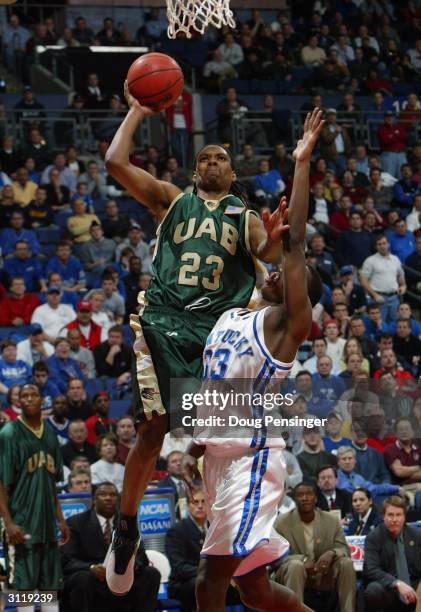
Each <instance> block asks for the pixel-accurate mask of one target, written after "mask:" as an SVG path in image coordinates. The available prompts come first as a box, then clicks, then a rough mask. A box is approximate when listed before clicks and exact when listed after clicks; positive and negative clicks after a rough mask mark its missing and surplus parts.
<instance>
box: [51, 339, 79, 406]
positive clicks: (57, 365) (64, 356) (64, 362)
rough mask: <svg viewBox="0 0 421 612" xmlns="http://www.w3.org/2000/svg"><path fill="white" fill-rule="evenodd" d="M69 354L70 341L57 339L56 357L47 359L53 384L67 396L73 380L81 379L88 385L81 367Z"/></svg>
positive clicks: (52, 356)
mask: <svg viewBox="0 0 421 612" xmlns="http://www.w3.org/2000/svg"><path fill="white" fill-rule="evenodd" d="M69 353H70V342H69V341H68V339H67V338H57V340H56V342H55V352H54V355H51V357H49V358H48V359H47V365H48V369H49V372H50V379H51V382H53V383H54V384H55V385H56V386H57V387H58V389H59V391H60V393H63V394H64V395H65V394H66V391H67V386H68V384H69V381H70V380H72V379H73V378H79V379H80V380H83V382H84V383H86V376H85V375H84V374H83V372H82V370H81V368H80V365H79V364H78V362H77V361H76V360H75V359H72V358H71V357H69Z"/></svg>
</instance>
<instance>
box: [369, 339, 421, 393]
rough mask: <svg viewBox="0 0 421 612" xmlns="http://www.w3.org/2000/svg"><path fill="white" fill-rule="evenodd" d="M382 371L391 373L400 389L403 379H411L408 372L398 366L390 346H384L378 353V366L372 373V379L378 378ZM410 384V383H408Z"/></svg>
mask: <svg viewBox="0 0 421 612" xmlns="http://www.w3.org/2000/svg"><path fill="white" fill-rule="evenodd" d="M383 372H390V373H391V374H393V376H394V378H395V380H397V381H398V383H399V386H400V387H401V389H402V388H403V386H404V385H405V384H406V383H405V381H413V380H414V379H413V377H412V376H411V374H410V373H409V372H405V370H403V369H402V368H400V367H398V360H397V358H396V353H395V351H394V350H393V349H391V348H385V349H383V350H382V351H381V353H380V368H378V369H377V370H376V371H375V372H374V375H373V380H377V379H378V378H380V376H381V374H383ZM409 386H411V385H409Z"/></svg>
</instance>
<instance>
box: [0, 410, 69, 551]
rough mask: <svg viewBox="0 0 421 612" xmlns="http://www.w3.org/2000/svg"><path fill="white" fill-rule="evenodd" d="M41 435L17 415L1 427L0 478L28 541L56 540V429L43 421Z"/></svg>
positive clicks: (58, 463) (59, 477)
mask: <svg viewBox="0 0 421 612" xmlns="http://www.w3.org/2000/svg"><path fill="white" fill-rule="evenodd" d="M41 432H42V433H41V436H40V437H38V436H37V435H36V434H35V433H34V431H33V430H32V429H30V428H29V427H28V426H27V425H25V424H24V422H23V421H22V420H20V419H19V418H18V419H17V420H16V421H12V422H10V423H6V425H5V426H4V427H3V429H2V430H1V431H0V457H1V461H0V481H1V482H2V483H3V485H4V486H5V488H6V490H7V493H8V496H9V509H10V513H11V515H12V519H13V521H14V522H15V523H16V524H17V525H19V526H20V527H22V528H23V529H24V530H25V532H26V533H27V534H28V535H30V536H31V539H30V540H28V544H38V543H41V542H53V541H55V540H57V528H56V510H55V496H56V482H59V481H61V480H63V460H62V456H61V452H60V447H59V444H58V441H57V438H56V435H55V433H54V432H53V430H52V429H51V427H49V426H48V425H45V424H44V425H43V430H41Z"/></svg>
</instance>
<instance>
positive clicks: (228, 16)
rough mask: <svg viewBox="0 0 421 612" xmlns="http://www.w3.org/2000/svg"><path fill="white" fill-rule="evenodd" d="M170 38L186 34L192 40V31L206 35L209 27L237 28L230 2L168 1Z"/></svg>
mask: <svg viewBox="0 0 421 612" xmlns="http://www.w3.org/2000/svg"><path fill="white" fill-rule="evenodd" d="M167 18H168V22H169V26H168V30H167V32H168V38H175V37H176V36H177V34H178V33H179V32H184V33H185V34H186V36H187V38H191V36H192V29H194V30H196V31H197V32H199V33H200V34H204V33H205V30H206V28H207V27H209V26H211V25H212V26H214V27H215V28H222V26H224V25H228V26H230V28H235V20H234V16H233V13H232V11H231V10H230V6H229V0H167Z"/></svg>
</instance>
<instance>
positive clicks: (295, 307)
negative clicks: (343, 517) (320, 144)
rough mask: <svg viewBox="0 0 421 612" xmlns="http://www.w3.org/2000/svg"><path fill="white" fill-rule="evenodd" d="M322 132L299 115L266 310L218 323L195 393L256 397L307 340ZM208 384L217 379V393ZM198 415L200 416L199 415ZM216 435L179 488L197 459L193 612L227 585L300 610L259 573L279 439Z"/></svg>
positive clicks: (209, 607)
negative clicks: (315, 164)
mask: <svg viewBox="0 0 421 612" xmlns="http://www.w3.org/2000/svg"><path fill="white" fill-rule="evenodd" d="M323 123H324V122H323V121H322V113H321V111H319V110H318V109H315V110H314V111H313V112H312V113H311V115H310V114H308V115H307V118H306V121H305V124H304V134H303V138H302V139H301V140H300V141H299V142H298V144H297V147H296V149H295V151H294V157H295V173H294V184H293V188H292V194H291V199H290V205H289V208H288V223H289V226H290V228H289V232H288V234H284V235H283V243H284V259H283V263H282V273H280V272H274V273H272V274H270V275H269V277H268V278H267V279H266V281H265V284H264V286H263V288H262V297H263V299H264V301H265V302H266V304H267V305H266V307H264V308H262V309H260V310H244V309H232V310H229V311H228V312H226V313H224V314H223V315H222V316H221V317H220V318H219V320H218V321H217V323H216V325H215V327H214V328H213V330H212V332H211V333H210V335H209V337H208V342H207V345H206V349H205V351H204V384H203V387H202V389H204V388H206V386H207V385H208V386H209V385H212V383H213V384H214V385H216V386H215V388H217V389H220V390H224V384H225V385H226V387H225V389H229V388H232V385H234V386H236V385H235V382H231V381H232V380H233V379H237V380H238V379H248V380H247V384H248V385H249V387H250V391H251V393H252V394H254V395H253V397H255V395H256V394H257V393H264V392H265V388H266V389H267V385H268V383H269V382H270V381H271V380H272V381H273V379H274V378H283V377H285V376H287V375H288V372H289V371H290V369H291V368H292V365H293V362H294V359H295V356H296V352H297V349H298V347H299V346H300V344H301V343H302V342H303V341H304V340H305V339H306V338H307V336H308V333H309V331H310V327H311V321H312V306H314V304H316V303H317V302H318V301H319V298H320V296H321V291H322V285H321V281H320V278H319V276H318V274H317V272H316V271H315V270H314V269H312V268H309V267H306V263H305V255H304V242H305V231H306V219H307V213H308V198H309V173H310V159H311V155H312V151H313V149H314V146H315V144H316V141H317V138H318V135H319V133H320V130H321V128H322V125H323ZM275 231H279V229H277V230H275ZM272 238H273V237H272ZM269 304H270V305H269ZM218 379H222V380H221V384H220V386H219V387H218ZM227 379H231V381H227ZM225 381H227V382H228V383H229V384H227V383H225ZM249 381H250V382H249ZM240 387H241V384H240ZM241 390H242V392H244V391H245V389H244V388H242V389H241ZM244 409H246V410H247V411H248V414H249V416H250V417H252V416H253V417H254V418H255V419H256V418H257V417H264V415H265V414H267V412H266V410H265V409H264V405H263V403H261V405H259V403H257V404H256V405H255V404H254V402H253V403H252V405H251V404H250V403H249V404H248V405H247V406H244V405H243V406H242V407H241V408H238V407H236V406H234V407H233V405H232V404H231V406H230V409H229V410H230V415H232V413H233V411H234V412H235V410H237V411H239V412H240V413H241V416H244ZM200 410H201V414H200V416H203V415H204V412H203V408H201V409H200ZM217 410H219V408H216V407H215V406H213V407H211V408H210V409H208V414H209V415H211V416H212V415H215V414H216V411H217ZM219 415H223V412H219ZM254 422H255V421H254ZM221 431H223V430H221V428H220V427H219V428H218V427H217V428H216V429H215V428H212V427H209V426H206V427H204V428H203V429H202V431H201V432H200V433H199V434H198V435H197V436H195V440H194V441H193V443H192V445H191V447H190V449H189V451H188V457H187V460H186V472H187V474H186V475H187V479H188V478H189V476H190V478H191V477H192V476H193V475H197V461H196V460H197V458H198V457H199V456H201V455H202V454H203V453H204V464H203V480H204V487H205V493H206V497H207V503H208V510H209V515H208V516H209V521H210V525H209V530H208V532H207V535H206V538H205V542H204V544H203V548H202V554H201V556H202V559H201V562H200V566H199V573H198V579H197V587H196V597H197V603H198V611H199V612H223V611H224V610H225V596H226V591H227V588H228V585H229V584H230V581H231V579H232V578H233V579H234V580H235V583H236V585H237V587H238V589H239V591H240V594H241V599H242V601H243V603H244V604H245V605H246V606H247V607H249V608H252V609H253V610H262V611H264V612H279V611H280V610H282V611H287V610H288V611H289V612H299V611H300V612H304V611H305V610H309V608H307V606H305V605H304V604H302V603H301V602H299V601H298V599H297V597H296V596H295V594H294V593H293V592H292V591H290V590H289V589H287V588H286V587H283V586H281V585H278V584H275V583H274V582H272V581H269V579H268V577H267V572H266V565H268V564H270V563H273V562H275V561H276V560H279V559H281V558H282V557H283V556H284V555H287V554H288V548H289V546H288V542H287V541H286V540H285V539H283V538H282V537H280V536H279V535H278V534H277V533H276V532H274V530H273V523H274V521H275V518H276V515H277V508H278V505H279V503H280V500H281V497H282V494H283V487H284V480H285V463H284V460H283V458H282V448H284V446H285V444H284V441H283V438H282V437H281V436H280V435H279V434H278V435H277V434H276V433H275V434H273V432H272V434H270V433H269V431H268V430H267V429H266V428H265V427H264V426H263V427H260V428H254V427H253V426H251V427H248V428H247V427H244V428H243V429H241V433H240V434H239V433H238V430H236V432H235V433H233V430H231V431H230V429H229V428H228V427H227V428H226V430H225V432H226V434H225V437H224V436H223V435H221V433H220V432H221ZM238 436H241V437H238Z"/></svg>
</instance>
